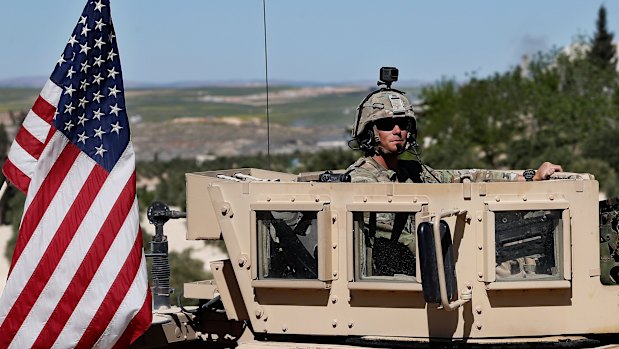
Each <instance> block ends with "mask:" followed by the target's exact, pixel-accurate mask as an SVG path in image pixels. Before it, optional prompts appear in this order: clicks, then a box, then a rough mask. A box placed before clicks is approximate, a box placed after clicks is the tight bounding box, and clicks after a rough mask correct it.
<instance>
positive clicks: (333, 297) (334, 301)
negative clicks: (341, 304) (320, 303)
mask: <svg viewBox="0 0 619 349" xmlns="http://www.w3.org/2000/svg"><path fill="white" fill-rule="evenodd" d="M331 303H333V304H335V303H337V296H331Z"/></svg>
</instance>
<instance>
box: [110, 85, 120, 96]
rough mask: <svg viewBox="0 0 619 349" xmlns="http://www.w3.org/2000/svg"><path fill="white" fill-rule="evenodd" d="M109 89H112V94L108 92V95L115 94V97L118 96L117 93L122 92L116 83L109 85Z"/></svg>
mask: <svg viewBox="0 0 619 349" xmlns="http://www.w3.org/2000/svg"><path fill="white" fill-rule="evenodd" d="M108 89H109V90H110V94H108V96H111V95H114V97H116V94H117V93H119V92H121V91H120V90H118V89H116V85H114V87H108Z"/></svg>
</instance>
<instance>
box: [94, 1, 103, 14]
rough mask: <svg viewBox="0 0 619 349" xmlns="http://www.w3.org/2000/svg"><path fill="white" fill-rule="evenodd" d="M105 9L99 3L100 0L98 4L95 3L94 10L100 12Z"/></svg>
mask: <svg viewBox="0 0 619 349" xmlns="http://www.w3.org/2000/svg"><path fill="white" fill-rule="evenodd" d="M104 7H105V5H103V4H102V3H101V0H99V2H95V10H96V11H99V12H101V10H102V9H103V8H104Z"/></svg>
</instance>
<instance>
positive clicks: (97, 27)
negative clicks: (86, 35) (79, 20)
mask: <svg viewBox="0 0 619 349" xmlns="http://www.w3.org/2000/svg"><path fill="white" fill-rule="evenodd" d="M95 23H96V25H95V29H96V30H102V29H103V27H104V26H105V25H106V24H105V23H103V18H100V19H99V20H98V21H95Z"/></svg>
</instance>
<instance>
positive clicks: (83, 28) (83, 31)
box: [80, 23, 91, 37]
mask: <svg viewBox="0 0 619 349" xmlns="http://www.w3.org/2000/svg"><path fill="white" fill-rule="evenodd" d="M90 30H91V29H90V28H88V25H86V23H84V26H83V27H82V32H81V33H80V34H81V35H84V37H87V36H88V32H89V31H90Z"/></svg>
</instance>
